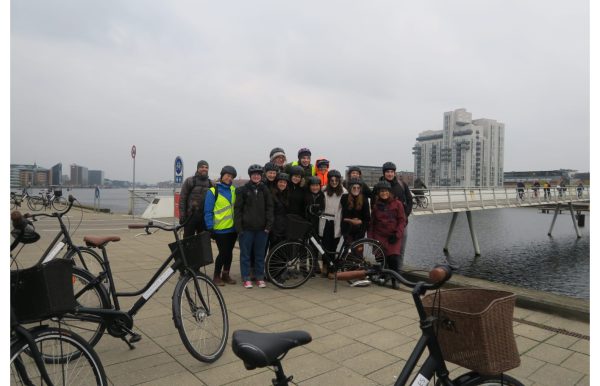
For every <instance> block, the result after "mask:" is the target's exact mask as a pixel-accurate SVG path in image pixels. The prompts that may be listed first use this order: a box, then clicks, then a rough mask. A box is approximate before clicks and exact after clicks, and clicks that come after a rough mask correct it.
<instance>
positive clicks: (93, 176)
mask: <svg viewBox="0 0 600 386" xmlns="http://www.w3.org/2000/svg"><path fill="white" fill-rule="evenodd" d="M88 183H89V184H90V185H93V186H95V185H98V186H102V185H104V172H103V171H102V170H90V171H89V172H88Z"/></svg>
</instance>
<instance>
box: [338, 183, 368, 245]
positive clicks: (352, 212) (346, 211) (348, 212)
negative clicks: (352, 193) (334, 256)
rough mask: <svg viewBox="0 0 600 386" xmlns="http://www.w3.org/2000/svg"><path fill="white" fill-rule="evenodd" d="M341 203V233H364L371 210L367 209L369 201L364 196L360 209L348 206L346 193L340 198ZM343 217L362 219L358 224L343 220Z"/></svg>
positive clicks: (345, 234)
mask: <svg viewBox="0 0 600 386" xmlns="http://www.w3.org/2000/svg"><path fill="white" fill-rule="evenodd" d="M340 204H341V205H342V224H341V225H342V234H343V235H344V236H347V235H349V234H350V235H364V234H365V232H366V231H367V228H368V227H369V222H370V221H371V211H370V209H369V201H368V200H367V198H366V197H365V199H364V202H363V205H362V208H361V209H360V210H358V209H356V208H352V209H350V208H349V205H348V193H346V194H344V195H343V196H342V198H341V200H340ZM345 218H358V219H360V220H361V221H362V224H360V225H352V224H350V223H349V222H348V221H344V219H345Z"/></svg>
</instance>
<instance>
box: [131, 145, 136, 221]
mask: <svg viewBox="0 0 600 386" xmlns="http://www.w3.org/2000/svg"><path fill="white" fill-rule="evenodd" d="M136 153H137V149H136V148H135V145H133V146H132V147H131V158H133V191H132V193H131V215H132V216H133V217H134V218H135V155H136Z"/></svg>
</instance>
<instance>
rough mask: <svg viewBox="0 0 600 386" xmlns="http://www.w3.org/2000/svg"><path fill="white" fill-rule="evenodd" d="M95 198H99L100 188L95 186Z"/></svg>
mask: <svg viewBox="0 0 600 386" xmlns="http://www.w3.org/2000/svg"><path fill="white" fill-rule="evenodd" d="M94 195H95V196H96V198H100V188H99V187H97V186H96V191H95V192H94Z"/></svg>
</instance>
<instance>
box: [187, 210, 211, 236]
mask: <svg viewBox="0 0 600 386" xmlns="http://www.w3.org/2000/svg"><path fill="white" fill-rule="evenodd" d="M205 230H206V227H205V226H204V218H203V217H202V216H200V215H198V214H197V215H195V216H193V217H192V218H191V219H190V221H188V222H187V224H185V227H183V237H184V238H185V237H189V236H193V235H195V234H197V233H202V232H204V231H205Z"/></svg>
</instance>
